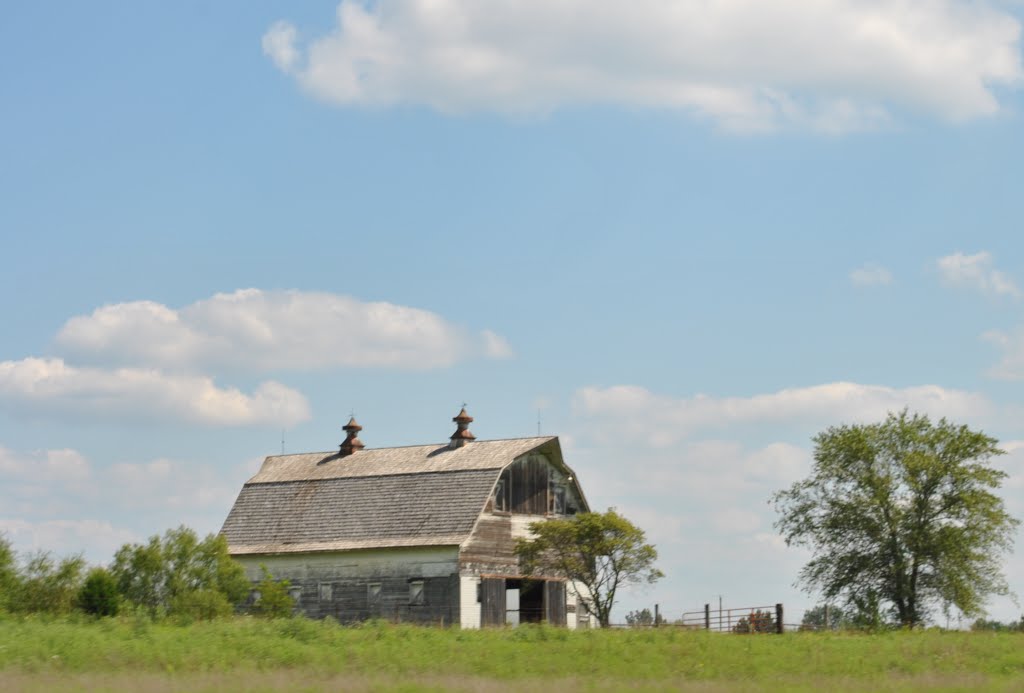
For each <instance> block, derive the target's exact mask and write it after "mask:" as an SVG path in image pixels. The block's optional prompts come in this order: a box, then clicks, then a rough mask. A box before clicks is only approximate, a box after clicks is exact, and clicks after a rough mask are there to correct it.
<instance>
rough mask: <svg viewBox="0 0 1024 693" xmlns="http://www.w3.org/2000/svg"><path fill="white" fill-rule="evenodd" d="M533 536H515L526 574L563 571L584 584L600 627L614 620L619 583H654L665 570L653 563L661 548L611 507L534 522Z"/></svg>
mask: <svg viewBox="0 0 1024 693" xmlns="http://www.w3.org/2000/svg"><path fill="white" fill-rule="evenodd" d="M530 531H531V533H532V534H533V536H532V538H530V539H518V540H517V541H516V554H517V555H518V556H519V564H520V567H521V568H522V569H523V572H524V573H526V574H527V575H533V574H537V573H540V574H544V575H553V574H554V575H560V576H562V577H565V578H568V579H569V580H571V581H572V582H575V583H576V584H577V585H578V586H579V587H581V588H582V590H581V591H582V593H581V594H580V599H581V600H582V601H583V602H584V604H586V607H587V609H588V610H589V611H590V612H591V613H593V614H594V615H595V616H597V620H598V622H599V623H600V624H601V627H602V628H607V627H608V626H609V625H610V623H611V611H612V606H613V605H614V604H615V597H616V595H617V594H618V591H619V588H620V587H622V586H624V585H629V584H637V583H643V582H647V583H652V582H654V581H656V580H658V579H660V578H661V577H663V574H662V572H661V571H660V570H658V569H657V568H655V567H654V562H655V561H656V560H658V552H657V551H656V550H655V548H654V547H653V546H652V545H650V544H648V543H647V538H646V536H645V535H644V531H643V530H642V529H640V528H639V527H637V526H636V525H634V524H633V523H632V522H630V521H629V520H627V519H626V518H624V517H622V516H621V515H619V514H618V513H617V512H615V510H613V509H610V510H608V512H605V513H580V514H578V515H573V516H572V517H568V518H559V519H552V520H542V521H539V522H534V523H531V524H530Z"/></svg>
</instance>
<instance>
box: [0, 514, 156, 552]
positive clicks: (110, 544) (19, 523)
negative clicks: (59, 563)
mask: <svg viewBox="0 0 1024 693" xmlns="http://www.w3.org/2000/svg"><path fill="white" fill-rule="evenodd" d="M0 533H3V534H5V535H6V536H7V538H8V540H9V541H10V542H11V545H12V546H13V547H14V549H15V550H16V551H19V552H22V553H33V552H36V551H50V552H52V553H53V554H54V555H57V556H70V555H75V554H79V553H82V554H85V557H86V559H87V560H90V561H92V562H95V563H108V562H109V561H110V559H111V558H112V557H113V555H114V552H115V551H117V549H119V548H120V547H121V546H123V545H124V544H126V543H134V542H137V541H140V540H141V539H142V537H140V536H139V535H137V534H136V533H135V532H133V531H132V530H130V529H127V528H124V527H115V526H114V525H112V524H111V523H109V522H105V521H103V520H39V521H33V520H24V519H13V518H4V517H0Z"/></svg>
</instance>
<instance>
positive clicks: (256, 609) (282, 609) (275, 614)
mask: <svg viewBox="0 0 1024 693" xmlns="http://www.w3.org/2000/svg"><path fill="white" fill-rule="evenodd" d="M260 570H261V571H262V573H263V579H262V580H260V582H259V584H258V585H256V591H257V593H258V596H257V598H256V601H255V602H254V603H253V605H252V612H253V613H254V614H256V615H257V616H263V617H265V618H285V617H288V616H291V615H292V612H293V611H294V609H295V600H294V599H292V596H291V595H290V594H289V593H288V588H289V587H290V586H291V583H289V582H288V580H275V579H274V576H273V575H271V574H270V571H269V570H267V566H265V565H260Z"/></svg>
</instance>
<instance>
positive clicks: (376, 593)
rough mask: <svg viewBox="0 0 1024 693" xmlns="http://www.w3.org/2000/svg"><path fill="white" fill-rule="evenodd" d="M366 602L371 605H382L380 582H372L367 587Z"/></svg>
mask: <svg viewBox="0 0 1024 693" xmlns="http://www.w3.org/2000/svg"><path fill="white" fill-rule="evenodd" d="M366 601H367V602H369V603H370V604H380V583H379V582H371V583H370V584H368V585H367V586H366Z"/></svg>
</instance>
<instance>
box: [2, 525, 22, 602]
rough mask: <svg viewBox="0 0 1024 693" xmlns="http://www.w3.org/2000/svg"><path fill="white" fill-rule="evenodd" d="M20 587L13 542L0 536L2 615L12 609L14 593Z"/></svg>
mask: <svg viewBox="0 0 1024 693" xmlns="http://www.w3.org/2000/svg"><path fill="white" fill-rule="evenodd" d="M17 586H18V564H17V562H16V560H15V556H14V549H13V548H12V547H11V542H10V541H9V540H8V539H7V537H6V536H5V535H3V534H0V613H2V612H4V611H6V610H9V609H10V608H11V601H12V599H13V597H14V591H15V590H16V589H17Z"/></svg>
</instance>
